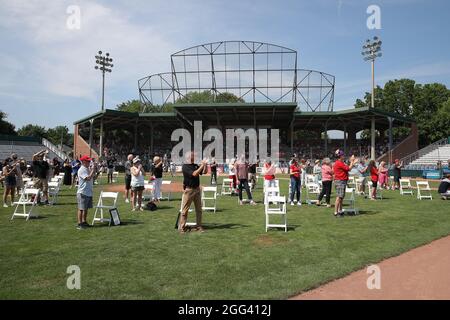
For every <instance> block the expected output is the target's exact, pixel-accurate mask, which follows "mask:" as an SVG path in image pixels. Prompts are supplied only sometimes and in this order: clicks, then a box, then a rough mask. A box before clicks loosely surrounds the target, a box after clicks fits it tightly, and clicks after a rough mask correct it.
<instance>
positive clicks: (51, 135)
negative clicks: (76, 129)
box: [45, 126, 73, 146]
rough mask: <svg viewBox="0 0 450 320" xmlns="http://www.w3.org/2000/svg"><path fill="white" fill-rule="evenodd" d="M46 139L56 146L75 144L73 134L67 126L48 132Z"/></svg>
mask: <svg viewBox="0 0 450 320" xmlns="http://www.w3.org/2000/svg"><path fill="white" fill-rule="evenodd" d="M45 136H46V138H47V139H48V140H49V141H50V142H51V143H53V144H54V145H56V146H59V145H61V140H62V143H63V144H65V145H72V144H73V134H71V133H69V129H68V128H67V127H66V126H57V127H55V128H51V129H48V130H47V133H46V135H45Z"/></svg>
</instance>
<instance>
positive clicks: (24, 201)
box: [11, 189, 39, 221]
mask: <svg viewBox="0 0 450 320" xmlns="http://www.w3.org/2000/svg"><path fill="white" fill-rule="evenodd" d="M38 196H39V189H24V190H23V192H22V194H21V195H20V198H19V201H16V202H14V203H13V205H15V206H16V207H15V209H14V212H13V215H12V217H11V220H13V219H14V217H16V216H17V217H26V218H27V221H28V219H30V217H32V216H34V217H37V216H38V215H37V214H35V213H34V212H33V209H34V207H36V205H37V200H38ZM20 206H22V208H23V212H19V211H22V210H19V207H20ZM27 206H30V210H28V211H27Z"/></svg>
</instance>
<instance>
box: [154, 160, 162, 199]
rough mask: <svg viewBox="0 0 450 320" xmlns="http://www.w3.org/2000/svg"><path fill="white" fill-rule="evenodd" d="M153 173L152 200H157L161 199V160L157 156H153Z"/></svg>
mask: <svg viewBox="0 0 450 320" xmlns="http://www.w3.org/2000/svg"><path fill="white" fill-rule="evenodd" d="M153 175H154V177H155V180H154V181H153V201H159V200H160V199H161V185H162V177H163V162H162V160H161V158H160V157H158V156H156V157H154V158H153Z"/></svg>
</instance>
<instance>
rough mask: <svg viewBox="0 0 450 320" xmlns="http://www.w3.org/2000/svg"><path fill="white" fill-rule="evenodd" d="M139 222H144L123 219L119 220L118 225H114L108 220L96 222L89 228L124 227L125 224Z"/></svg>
mask: <svg viewBox="0 0 450 320" xmlns="http://www.w3.org/2000/svg"><path fill="white" fill-rule="evenodd" d="M139 224H144V222H142V221H136V220H125V221H123V220H121V221H120V225H118V226H114V225H111V226H110V225H109V223H108V222H104V223H97V224H95V225H93V226H91V228H105V227H111V228H112V227H125V226H133V225H139Z"/></svg>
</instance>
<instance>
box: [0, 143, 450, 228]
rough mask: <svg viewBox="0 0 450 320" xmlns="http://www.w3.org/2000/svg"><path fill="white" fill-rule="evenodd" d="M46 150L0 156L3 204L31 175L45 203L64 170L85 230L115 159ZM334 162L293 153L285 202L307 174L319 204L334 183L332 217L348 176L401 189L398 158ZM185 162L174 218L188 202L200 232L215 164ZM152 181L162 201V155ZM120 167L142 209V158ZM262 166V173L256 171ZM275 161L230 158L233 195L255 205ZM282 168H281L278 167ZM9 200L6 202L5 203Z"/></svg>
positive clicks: (337, 157) (297, 194) (338, 155)
mask: <svg viewBox="0 0 450 320" xmlns="http://www.w3.org/2000/svg"><path fill="white" fill-rule="evenodd" d="M47 154H48V152H47V151H45V150H42V151H40V152H38V153H36V154H34V155H33V157H32V159H31V162H30V163H29V164H28V163H27V161H26V160H25V159H23V158H18V156H17V154H12V155H11V156H10V157H8V158H7V159H5V161H3V163H2V168H0V169H1V170H0V172H1V176H0V181H1V183H2V185H3V186H4V193H3V206H4V207H9V206H10V205H12V204H13V203H14V201H15V196H16V194H19V193H20V192H21V190H23V189H24V178H31V179H32V183H33V187H34V188H37V189H40V191H41V192H40V194H42V196H41V197H42V199H39V201H38V203H40V204H49V201H48V182H49V181H50V179H51V178H52V177H54V176H58V175H59V174H60V173H61V172H63V173H64V177H63V184H64V185H66V186H68V187H70V188H74V187H77V204H78V211H77V220H78V225H77V228H79V229H84V228H86V227H88V226H89V224H88V223H87V222H86V217H87V214H88V210H89V209H90V208H92V206H93V203H92V197H93V186H94V184H95V183H96V180H97V179H98V176H99V173H100V172H106V173H107V180H108V183H113V172H114V170H115V166H116V165H117V159H116V158H115V157H114V154H109V155H107V157H106V158H105V159H104V160H102V161H96V160H95V159H93V158H90V157H89V156H86V155H85V156H82V157H79V158H77V159H73V160H72V161H70V160H69V159H66V160H65V161H64V162H63V163H62V164H61V163H60V161H59V160H58V159H56V158H55V159H48V158H47ZM333 157H334V161H332V160H331V159H330V158H329V157H325V158H323V159H322V160H318V159H317V160H315V161H310V160H306V159H304V158H301V157H298V156H297V155H296V154H294V155H293V156H292V157H291V160H290V161H289V162H288V163H286V165H285V166H284V167H287V173H288V174H289V176H290V194H289V196H288V201H289V203H290V205H292V206H293V205H295V204H297V205H298V206H301V205H302V201H301V194H302V187H305V184H306V175H307V174H310V175H311V174H312V175H313V176H314V180H315V181H316V182H317V183H319V182H320V184H321V191H320V194H319V195H318V198H317V200H316V204H317V205H318V206H320V205H322V201H323V200H325V203H324V204H323V205H326V206H327V207H329V208H331V207H333V206H332V204H331V192H332V187H333V185H334V187H335V195H336V200H335V203H334V216H336V217H341V216H343V208H342V202H343V199H344V198H345V193H346V187H347V185H348V181H349V179H350V177H354V179H356V181H357V182H358V183H357V184H356V185H357V186H358V190H356V191H357V192H358V193H360V194H364V195H366V196H367V197H369V198H370V199H371V200H376V199H377V189H378V188H384V189H392V190H396V189H399V188H400V179H401V173H402V172H401V171H402V168H403V163H402V162H400V161H399V160H398V159H396V160H395V161H394V163H393V164H392V165H391V166H389V165H388V164H387V163H386V162H384V161H382V162H381V163H379V164H377V163H376V162H375V161H374V160H369V159H368V157H363V158H357V157H355V156H354V155H352V156H351V157H349V158H348V159H346V158H345V154H344V151H343V150H341V149H338V150H337V151H336V152H335V153H334V154H333ZM189 159H190V162H188V163H187V164H184V165H183V166H182V172H183V177H184V178H183V179H184V180H183V190H184V191H183V200H182V206H181V207H182V210H181V213H180V217H179V222H178V225H177V226H178V229H179V231H180V232H181V233H184V232H186V231H187V227H186V219H187V214H188V212H189V207H190V205H191V203H192V202H193V203H194V206H195V209H196V214H197V229H196V230H200V231H203V228H202V226H201V214H202V213H201V204H200V203H201V192H200V191H199V190H200V189H199V188H200V183H199V176H200V175H201V174H205V173H207V172H208V168H209V169H210V173H211V179H210V183H211V184H212V185H214V184H217V181H218V180H217V175H218V168H219V165H218V163H217V162H216V161H215V159H214V158H213V159H211V160H209V161H207V160H204V161H202V162H201V163H200V164H198V165H197V164H194V160H193V159H194V156H193V153H190V156H189ZM150 162H151V166H149V167H150V170H148V171H150V172H151V180H152V181H153V193H152V194H153V198H152V199H151V201H152V202H154V203H157V202H159V201H160V200H161V185H162V178H163V172H164V166H167V164H165V163H167V162H168V159H167V156H164V157H160V156H154V157H153V158H152V159H150ZM123 166H124V170H125V202H126V203H131V211H143V210H144V205H143V191H144V187H145V176H146V172H147V170H145V167H144V164H143V160H142V159H141V158H140V157H139V156H136V155H133V154H129V155H128V156H127V158H126V161H125V162H124V163H123ZM257 168H261V172H257ZM280 168H281V166H280V163H277V164H276V163H272V162H271V161H266V162H264V163H263V164H261V163H260V162H259V161H254V162H253V163H250V162H249V161H248V160H247V159H246V157H245V156H244V155H241V156H239V157H235V158H233V159H231V160H229V161H228V162H227V163H226V164H225V165H224V167H223V172H224V173H225V174H227V175H228V178H229V179H231V181H232V182H231V185H230V187H231V190H232V193H234V194H236V195H238V196H239V203H240V205H243V204H244V201H243V193H244V191H245V193H246V195H247V200H248V202H249V203H250V205H256V202H255V201H254V198H253V190H254V189H255V187H256V182H257V179H256V178H257V175H258V174H261V176H262V178H263V180H264V186H265V188H270V187H273V186H275V184H276V180H277V179H276V175H277V174H279V172H280V170H279V169H280ZM389 169H391V170H392V177H393V179H391V180H390V175H389ZM281 172H283V170H281ZM369 179H370V182H371V186H372V187H371V193H370V194H367V193H366V191H367V190H366V185H367V182H368V181H369ZM438 192H439V193H440V195H441V196H442V198H443V199H449V198H450V175H446V176H445V177H444V179H443V180H442V181H441V183H440V185H439V190H438ZM8 198H10V202H9V205H8Z"/></svg>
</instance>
